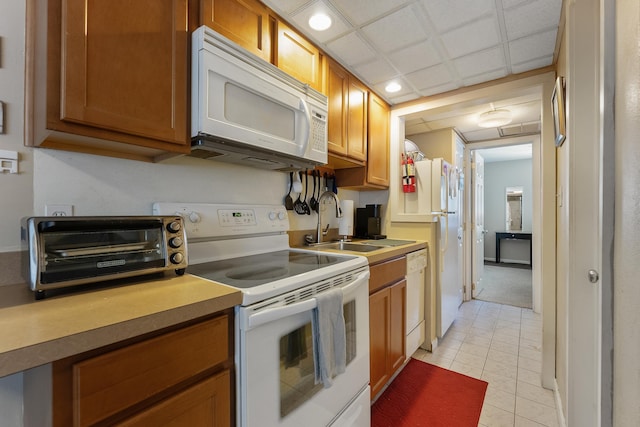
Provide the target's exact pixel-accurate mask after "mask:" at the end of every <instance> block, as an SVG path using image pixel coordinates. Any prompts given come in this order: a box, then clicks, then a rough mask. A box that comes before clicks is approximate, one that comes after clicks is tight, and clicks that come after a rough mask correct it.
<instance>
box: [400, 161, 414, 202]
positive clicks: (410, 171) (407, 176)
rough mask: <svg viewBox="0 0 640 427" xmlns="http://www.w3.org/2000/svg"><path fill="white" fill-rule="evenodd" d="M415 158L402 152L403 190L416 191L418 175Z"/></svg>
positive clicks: (405, 191) (406, 191)
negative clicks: (414, 162)
mask: <svg viewBox="0 0 640 427" xmlns="http://www.w3.org/2000/svg"><path fill="white" fill-rule="evenodd" d="M415 174H416V173H415V167H414V164H413V159H412V158H411V157H409V156H406V157H405V155H404V153H402V191H403V192H404V193H414V192H415V191H416V176H415Z"/></svg>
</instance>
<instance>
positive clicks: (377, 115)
mask: <svg viewBox="0 0 640 427" xmlns="http://www.w3.org/2000/svg"><path fill="white" fill-rule="evenodd" d="M368 125H369V130H368V135H367V136H368V139H367V149H368V156H367V183H368V184H374V185H381V186H383V187H388V186H389V106H388V105H387V103H386V102H385V101H384V100H382V99H381V98H380V97H379V96H377V95H375V94H374V93H369V120H368Z"/></svg>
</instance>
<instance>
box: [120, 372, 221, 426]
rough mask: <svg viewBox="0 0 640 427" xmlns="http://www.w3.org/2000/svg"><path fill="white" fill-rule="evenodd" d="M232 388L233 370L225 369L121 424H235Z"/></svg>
mask: <svg viewBox="0 0 640 427" xmlns="http://www.w3.org/2000/svg"><path fill="white" fill-rule="evenodd" d="M230 390H231V374H230V372H229V370H225V371H222V372H220V373H219V374H217V375H214V376H212V377H208V378H206V379H205V380H203V381H201V382H200V383H198V384H196V385H194V386H191V387H189V388H188V389H186V390H184V391H183V392H181V393H178V394H177V395H175V396H173V397H171V398H169V399H167V400H165V401H163V402H160V403H158V404H157V405H155V406H153V407H151V408H149V409H147V410H146V411H143V412H141V413H139V414H138V415H136V416H135V417H133V418H130V419H128V420H126V421H125V422H123V423H118V424H117V425H118V426H119V427H147V426H185V425H191V426H210V427H227V426H230V425H231V414H230V411H229V408H230V405H231V393H230Z"/></svg>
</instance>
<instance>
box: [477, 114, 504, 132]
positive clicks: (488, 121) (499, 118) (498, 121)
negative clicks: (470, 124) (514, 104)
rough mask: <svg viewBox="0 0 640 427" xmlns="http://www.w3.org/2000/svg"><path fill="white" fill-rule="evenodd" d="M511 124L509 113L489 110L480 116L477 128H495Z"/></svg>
mask: <svg viewBox="0 0 640 427" xmlns="http://www.w3.org/2000/svg"><path fill="white" fill-rule="evenodd" d="M509 123H511V111H509V110H491V111H487V112H485V113H482V114H480V117H478V126H480V127H482V128H495V127H498V126H504V125H507V124H509Z"/></svg>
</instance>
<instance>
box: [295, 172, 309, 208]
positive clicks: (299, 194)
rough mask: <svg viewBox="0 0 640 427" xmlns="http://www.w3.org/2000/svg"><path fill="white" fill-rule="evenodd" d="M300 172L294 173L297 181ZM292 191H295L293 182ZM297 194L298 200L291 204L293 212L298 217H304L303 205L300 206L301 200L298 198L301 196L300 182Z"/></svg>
mask: <svg viewBox="0 0 640 427" xmlns="http://www.w3.org/2000/svg"><path fill="white" fill-rule="evenodd" d="M301 173H302V172H296V173H295V175H296V177H297V179H298V180H299V179H300V175H299V174H301ZM293 185H294V190H295V182H294V184H293ZM297 193H298V198H297V199H296V201H295V202H293V210H294V211H296V213H297V214H299V215H305V214H306V213H307V212H306V211H305V209H304V205H303V204H302V200H301V199H300V196H301V195H302V182H300V191H298V192H297Z"/></svg>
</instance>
